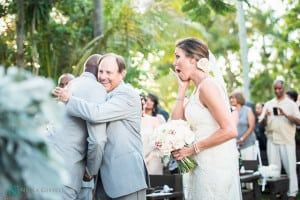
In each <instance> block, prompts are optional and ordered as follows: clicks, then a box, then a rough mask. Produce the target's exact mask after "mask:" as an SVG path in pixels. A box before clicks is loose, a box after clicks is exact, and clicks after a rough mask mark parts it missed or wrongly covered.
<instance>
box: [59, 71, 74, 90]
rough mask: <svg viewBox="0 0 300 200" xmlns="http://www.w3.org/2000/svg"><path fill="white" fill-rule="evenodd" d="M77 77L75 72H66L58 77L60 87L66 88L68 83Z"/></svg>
mask: <svg viewBox="0 0 300 200" xmlns="http://www.w3.org/2000/svg"><path fill="white" fill-rule="evenodd" d="M74 78H75V76H74V75H73V74H70V73H65V74H62V75H61V76H60V77H59V78H58V87H61V88H64V87H66V86H67V85H68V83H69V82H70V81H71V80H73V79H74Z"/></svg>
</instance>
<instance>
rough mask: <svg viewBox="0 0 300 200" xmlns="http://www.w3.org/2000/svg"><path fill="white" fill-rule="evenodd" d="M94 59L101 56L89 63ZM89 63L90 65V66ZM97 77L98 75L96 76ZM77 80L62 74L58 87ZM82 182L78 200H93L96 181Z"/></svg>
mask: <svg viewBox="0 0 300 200" xmlns="http://www.w3.org/2000/svg"><path fill="white" fill-rule="evenodd" d="M92 58H95V62H96V61H97V59H99V58H100V55H95V56H92V57H90V58H89V63H91V60H93V59H92ZM89 63H88V64H89ZM95 76H96V75H95ZM73 79H75V76H73V74H69V73H67V74H62V75H61V76H60V77H59V79H58V87H61V88H65V87H67V86H68V84H69V82H70V81H72V80H73ZM83 179H84V180H82V184H81V189H80V192H79V193H78V195H77V198H76V200H92V199H93V189H94V179H91V180H90V178H89V177H85V176H84V178H83Z"/></svg>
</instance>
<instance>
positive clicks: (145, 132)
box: [141, 97, 163, 174]
mask: <svg viewBox="0 0 300 200" xmlns="http://www.w3.org/2000/svg"><path fill="white" fill-rule="evenodd" d="M141 100H142V108H143V115H142V121H141V136H142V142H143V152H144V156H145V162H146V166H147V170H148V173H149V174H163V164H162V162H161V159H160V158H159V156H157V155H156V154H155V153H154V152H153V147H152V142H151V139H152V136H153V131H154V130H155V129H156V128H157V127H158V126H159V125H160V124H161V122H160V121H159V119H158V118H157V117H156V116H152V115H149V114H146V113H145V107H146V102H147V100H146V97H143V98H142V99H141Z"/></svg>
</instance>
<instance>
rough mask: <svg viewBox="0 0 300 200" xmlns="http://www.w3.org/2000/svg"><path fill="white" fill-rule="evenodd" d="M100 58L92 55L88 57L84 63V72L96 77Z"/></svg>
mask: <svg viewBox="0 0 300 200" xmlns="http://www.w3.org/2000/svg"><path fill="white" fill-rule="evenodd" d="M101 57H102V56H101V55H100V54H93V55H91V56H90V57H88V58H87V59H86V61H85V63H84V65H83V66H84V71H86V72H90V73H92V74H94V75H95V77H97V73H98V62H99V60H100V58H101Z"/></svg>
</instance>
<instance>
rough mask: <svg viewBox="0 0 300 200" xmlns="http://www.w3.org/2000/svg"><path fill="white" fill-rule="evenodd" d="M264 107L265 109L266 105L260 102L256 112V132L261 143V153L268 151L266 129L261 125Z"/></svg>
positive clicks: (257, 104)
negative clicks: (260, 120)
mask: <svg viewBox="0 0 300 200" xmlns="http://www.w3.org/2000/svg"><path fill="white" fill-rule="evenodd" d="M263 107H264V104H263V103H261V102H258V103H256V104H255V112H256V115H257V120H256V122H255V129H254V132H255V134H256V138H257V140H258V143H259V149H260V150H261V151H266V148H267V138H266V134H265V127H263V126H262V125H261V124H260V123H259V119H260V118H261V114H262V111H263Z"/></svg>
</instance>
